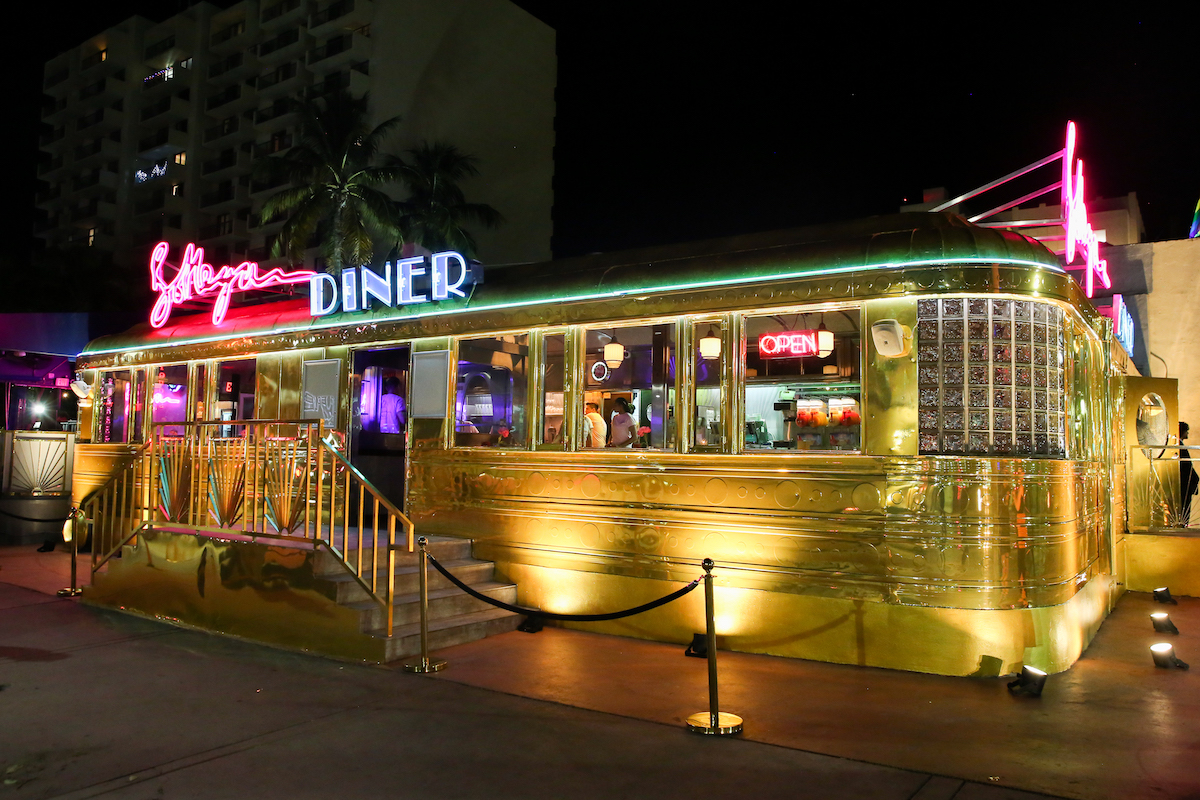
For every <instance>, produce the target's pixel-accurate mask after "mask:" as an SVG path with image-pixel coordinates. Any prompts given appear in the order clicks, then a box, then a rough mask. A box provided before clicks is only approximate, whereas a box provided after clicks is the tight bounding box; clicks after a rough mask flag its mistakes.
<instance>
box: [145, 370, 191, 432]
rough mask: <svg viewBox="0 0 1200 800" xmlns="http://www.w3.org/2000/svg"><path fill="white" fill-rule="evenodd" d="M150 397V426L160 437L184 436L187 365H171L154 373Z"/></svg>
mask: <svg viewBox="0 0 1200 800" xmlns="http://www.w3.org/2000/svg"><path fill="white" fill-rule="evenodd" d="M153 383H154V390H153V393H152V394H151V395H150V424H151V425H152V426H161V427H155V428H153V431H154V434H155V435H158V436H182V435H183V426H182V425H180V424H172V423H182V422H186V421H187V365H186V364H170V365H167V366H163V367H159V368H158V369H157V370H156V371H155V373H154V381H153Z"/></svg>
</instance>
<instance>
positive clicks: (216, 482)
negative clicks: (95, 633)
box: [81, 419, 415, 636]
mask: <svg viewBox="0 0 1200 800" xmlns="http://www.w3.org/2000/svg"><path fill="white" fill-rule="evenodd" d="M152 428H153V435H152V436H151V438H150V441H149V442H147V443H146V444H145V445H142V446H141V447H140V448H138V450H137V451H135V453H134V458H133V461H132V463H130V464H129V465H128V466H126V467H125V468H123V469H121V470H120V471H119V472H118V473H116V474H115V475H113V476H112V477H111V478H109V479H108V481H106V482H105V483H104V485H103V486H101V487H100V488H99V489H97V490H96V491H95V492H92V493H91V494H90V495H89V496H88V498H87V499H86V500H84V502H83V503H81V506H82V507H83V508H85V510H86V512H87V516H88V518H89V519H91V520H92V521H93V531H94V532H93V543H94V544H93V557H92V575H93V580H94V577H95V574H96V572H97V570H99V569H100V568H101V567H102V566H103V565H104V564H105V563H107V562H108V560H109V559H110V558H112V557H113V555H115V554H116V553H118V552H120V550H121V548H122V547H124V546H125V545H126V544H128V543H129V541H130V540H132V539H133V538H134V537H136V536H137V535H138V534H139V533H141V532H142V531H143V530H145V529H146V528H148V527H156V526H157V527H164V528H170V527H171V526H172V525H173V524H174V525H178V526H181V527H184V528H186V529H187V530H191V531H195V532H197V533H199V534H205V533H209V534H218V535H225V536H228V535H229V534H230V533H238V534H242V535H244V536H246V537H248V538H249V539H250V540H251V541H257V540H259V539H260V538H261V539H264V540H268V541H271V542H275V543H282V544H285V545H287V544H291V545H292V546H296V545H300V544H303V545H305V546H309V547H312V548H314V549H315V548H324V549H326V550H328V551H329V553H330V554H331V556H332V557H333V558H334V559H335V561H337V563H338V564H340V565H341V566H342V568H343V569H345V570H346V571H347V572H348V573H349V575H350V577H351V578H352V579H353V580H354V581H355V582H356V583H358V585H359V586H360V587H361V588H362V589H363V590H364V591H365V592H366V593H367V594H368V595H369V596H370V597H371V598H372V599H373V600H375V602H377V603H379V604H380V605H381V606H382V607H383V611H384V615H385V618H386V622H387V627H386V629H385V630H386V634H387V635H388V636H391V630H392V623H393V619H394V617H393V608H392V603H393V601H394V599H395V566H396V550H397V549H398V548H399V547H404V548H406V549H407V550H408V551H409V552H412V551H413V549H414V538H415V530H414V526H413V522H412V520H411V519H409V517H408V516H407V515H405V514H404V512H402V511H401V510H400V509H399V508H397V507H396V506H395V504H393V503H392V502H391V501H389V500H388V499H387V498H386V497H384V496H383V494H382V493H381V492H380V491H379V489H378V488H376V487H375V486H374V485H373V484H372V483H371V482H370V481H369V480H368V479H367V478H366V477H365V476H364V475H363V474H362V473H361V472H360V471H359V470H358V469H357V468H356V467H354V466H353V465H352V464H351V463H350V462H349V461H348V460H347V459H346V457H345V456H344V455H343V454H342V453H341V452H339V450H338V448H337V446H336V444H335V443H334V441H333V437H332V436H331V435H327V432H326V430H325V425H324V422H323V421H322V420H311V419H306V420H295V419H294V420H261V419H250V420H206V421H201V422H163V423H155V424H154V425H153V426H152ZM327 461H328V463H326V462H327ZM122 519H128V520H130V522H131V523H134V522H136V523H137V524H136V525H132V524H131V528H132V530H129V531H121V532H119V533H118V532H117V529H116V526H117V525H118V524H119V523H118V520H122ZM397 524H399V525H400V526H402V528H403V531H404V536H405V541H404V543H403V544H402V545H397V542H396V528H397ZM97 551H101V552H97Z"/></svg>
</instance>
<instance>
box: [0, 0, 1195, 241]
mask: <svg viewBox="0 0 1200 800" xmlns="http://www.w3.org/2000/svg"><path fill="white" fill-rule="evenodd" d="M377 1H379V0H377ZM25 5H26V8H25V9H24V10H22V11H19V12H17V13H18V14H21V13H24V14H27V15H30V18H29V19H28V22H27V23H26V24H24V25H22V26H21V29H23V30H26V31H30V32H38V33H37V34H36V35H34V36H32V40H31V41H27V42H26V43H25V44H26V46H27V48H28V49H29V50H30V51H31V52H30V53H29V55H28V56H27V57H26V58H25V59H23V60H21V61H17V59H15V58H10V59H9V64H10V65H11V68H10V70H9V74H8V76H7V78H8V85H9V89H10V92H11V93H10V102H11V104H12V105H11V106H10V107H11V108H12V114H13V116H14V118H15V119H16V121H17V124H16V125H15V126H11V127H10V130H15V131H16V133H17V134H18V136H19V137H20V139H19V140H18V141H17V142H15V143H13V144H12V145H11V147H12V149H10V151H9V153H10V156H12V161H11V165H10V167H9V170H10V174H11V175H15V181H14V183H15V184H16V185H15V187H13V188H12V190H11V191H10V192H9V193H7V198H6V202H7V203H8V204H9V206H10V207H9V209H8V213H6V214H5V216H4V225H5V226H6V230H7V232H8V236H7V237H6V238H7V239H8V241H9V242H10V243H12V244H14V245H16V247H14V248H13V250H14V251H20V250H23V249H25V248H27V247H29V246H30V244H31V241H32V240H31V233H30V231H31V227H32V221H33V215H34V211H33V208H32V203H33V194H34V192H35V191H36V182H35V180H34V167H35V162H36V154H37V144H36V137H37V134H38V130H39V124H38V123H37V120H38V119H39V109H38V105H39V102H40V82H41V76H42V65H43V63H44V61H45V60H46V59H48V58H50V57H52V56H54V55H55V54H56V53H58V52H60V51H61V50H63V49H67V48H69V47H72V46H75V45H77V44H78V43H79V42H81V41H82V40H84V39H85V38H87V37H88V36H90V35H92V34H94V33H97V32H99V31H100V30H102V29H103V28H105V27H107V26H109V25H112V24H115V23H116V22H118V21H120V20H121V19H124V18H125V17H127V16H129V15H130V14H134V13H140V14H142V15H144V16H147V17H150V18H152V19H156V20H159V19H164V18H166V17H167V16H170V15H171V14H172V13H174V12H175V11H177V10H178V9H179V8H180V4H179V3H178V2H174V3H172V2H159V3H153V2H145V1H144V0H143V1H142V2H124V3H121V2H115V3H111V4H86V5H84V4H78V5H77V8H76V9H75V10H74V11H72V12H70V13H67V12H66V11H65V10H64V6H63V5H60V4H57V3H42V4H38V5H37V7H33V6H34V4H25ZM72 5H75V4H72ZM218 5H229V4H228V3H218ZM518 5H521V6H522V7H523V8H525V9H527V10H528V11H530V12H531V13H533V14H534V15H536V16H538V17H539V18H540V19H542V20H543V21H545V22H547V23H549V24H550V25H552V26H553V27H554V28H555V29H556V30H557V31H558V57H559V81H558V118H557V150H556V167H555V171H556V179H555V189H556V206H555V220H554V224H555V240H554V243H553V246H554V251H555V254H556V256H560V257H561V256H569V255H574V254H579V253H588V252H595V251H605V250H617V249H622V248H626V247H633V246H639V245H647V244H660V243H669V242H674V241H685V240H692V239H701V238H707V237H711V236H718V235H725V234H735V233H744V232H751V231H757V230H769V229H772V228H781V227H791V226H798V225H805V224H812V223H820V222H827V221H834V220H844V219H851V218H856V217H863V216H869V215H873V214H886V213H891V212H894V211H896V210H898V208H899V206H900V205H901V204H903V203H904V202H906V200H907V202H919V201H920V195H921V191H922V189H923V188H926V187H935V186H945V187H947V189H948V191H949V192H950V194H951V195H953V194H958V193H960V192H963V191H966V190H968V189H970V188H973V187H975V186H977V185H979V184H982V183H985V182H987V181H989V180H992V179H994V178H998V177H1000V176H1001V175H1003V174H1005V173H1007V172H1009V171H1011V170H1013V169H1016V168H1018V167H1021V166H1024V165H1025V164H1028V163H1030V162H1032V161H1035V160H1037V159H1039V158H1041V157H1043V156H1046V155H1049V154H1051V153H1053V152H1054V151H1055V150H1057V149H1059V148H1060V147H1062V140H1063V136H1064V130H1065V126H1066V122H1067V120H1068V119H1074V120H1075V121H1076V122H1077V123H1078V125H1079V131H1080V153H1079V154H1080V156H1081V157H1082V158H1083V159H1084V161H1085V170H1086V177H1087V181H1088V183H1087V194H1088V196H1089V197H1092V196H1096V195H1101V196H1114V195H1122V194H1125V193H1127V192H1130V191H1136V192H1137V193H1138V196H1139V198H1140V199H1141V202H1142V212H1143V215H1144V217H1145V221H1146V227H1147V237H1148V238H1149V239H1151V240H1157V239H1175V238H1182V237H1184V236H1186V235H1187V229H1188V225H1189V223H1190V221H1191V215H1192V211H1193V208H1194V207H1195V204H1196V200H1197V198H1200V147H1198V145H1200V141H1198V137H1197V122H1198V120H1197V116H1198V113H1200V112H1198V110H1197V109H1198V108H1200V102H1198V101H1200V98H1198V96H1197V95H1198V94H1200V86H1198V82H1197V79H1196V77H1195V76H1196V74H1197V72H1196V66H1195V56H1194V54H1195V52H1196V44H1195V37H1196V33H1195V28H1194V26H1192V25H1191V24H1190V23H1189V22H1188V21H1187V20H1184V19H1182V18H1179V17H1176V16H1172V15H1170V14H1168V13H1166V12H1154V13H1153V14H1152V15H1138V14H1135V13H1133V12H1119V13H1117V14H1110V13H1108V12H1107V11H1105V12H1100V10H1099V7H1098V6H1093V7H1092V9H1093V11H1092V13H1091V15H1090V17H1089V18H1088V19H1086V20H1084V21H1078V20H1076V19H1074V18H1072V17H1070V16H1069V15H1067V14H1065V13H1052V14H1045V13H1040V12H1039V13H1038V14H1037V15H1026V14H1021V13H1018V12H1017V11H1016V10H1015V9H1016V6H1015V5H1014V6H1013V9H1014V10H1011V11H995V12H994V13H990V14H984V13H982V12H979V11H964V10H962V9H959V8H956V7H954V6H950V5H942V6H940V8H941V11H940V12H939V13H937V14H934V13H931V12H920V13H919V15H914V13H913V12H907V11H905V12H901V11H895V12H878V11H870V12H868V11H867V7H866V6H865V5H864V4H850V3H843V4H826V5H827V6H828V7H830V8H838V9H843V10H838V11H829V10H824V11H819V12H814V11H811V9H812V8H814V7H816V5H815V4H790V5H791V6H792V7H793V8H794V9H795V10H792V11H786V12H780V11H778V10H777V8H776V6H778V5H782V4H774V3H772V4H755V3H739V4H727V5H726V7H725V11H724V12H723V13H704V12H702V11H700V8H701V7H700V6H699V5H691V4H688V5H685V4H682V3H651V2H637V3H634V2H629V3H624V2H622V3H581V2H574V1H572V2H567V1H566V0H559V1H558V2H555V1H554V0H520V2H519V3H518ZM993 8H1000V7H999V6H993ZM685 9H686V13H683V11H682V10H685ZM25 120H27V121H28V123H27V124H26V123H25ZM481 166H482V168H483V170H484V173H485V174H486V165H481ZM1051 180H1053V178H1052V177H1049V174H1048V173H1047V175H1046V177H1044V179H1043V180H1042V181H1040V182H1039V181H1038V180H1036V179H1035V180H1034V181H1033V183H1028V184H1024V185H1022V186H1020V187H1014V190H1015V191H1021V190H1024V189H1029V188H1034V184H1035V183H1048V182H1050V181H1051ZM1000 199H1004V198H1000ZM989 205H990V204H989ZM501 210H503V209H501Z"/></svg>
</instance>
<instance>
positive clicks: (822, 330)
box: [817, 314, 833, 358]
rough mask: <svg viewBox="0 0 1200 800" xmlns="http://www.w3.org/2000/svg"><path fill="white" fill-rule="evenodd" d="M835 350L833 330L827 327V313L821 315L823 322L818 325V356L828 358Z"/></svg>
mask: <svg viewBox="0 0 1200 800" xmlns="http://www.w3.org/2000/svg"><path fill="white" fill-rule="evenodd" d="M832 352H833V331H831V330H829V329H828V328H826V327H825V315H824V314H822V315H821V324H820V325H818V326H817V357H818V358H828V357H829V354H830V353H832Z"/></svg>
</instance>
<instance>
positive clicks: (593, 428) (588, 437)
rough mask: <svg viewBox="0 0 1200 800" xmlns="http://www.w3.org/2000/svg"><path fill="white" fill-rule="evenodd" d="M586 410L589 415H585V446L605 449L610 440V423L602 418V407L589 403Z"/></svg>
mask: <svg viewBox="0 0 1200 800" xmlns="http://www.w3.org/2000/svg"><path fill="white" fill-rule="evenodd" d="M584 409H585V410H586V411H587V413H586V414H584V415H583V446H584V447H604V444H605V440H606V439H607V438H608V423H606V422H605V421H604V417H602V416H600V406H598V405H597V404H595V403H588V404H586V405H585V406H584Z"/></svg>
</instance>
